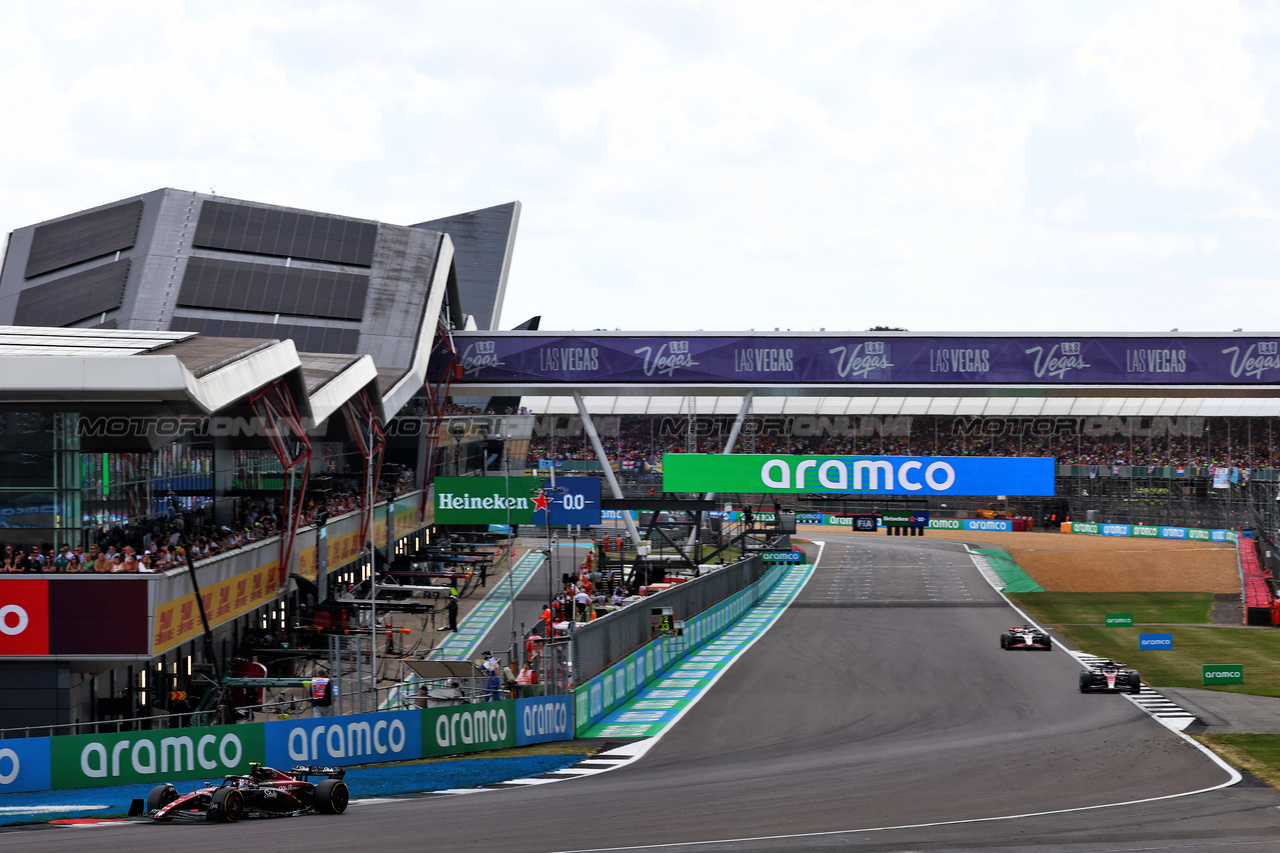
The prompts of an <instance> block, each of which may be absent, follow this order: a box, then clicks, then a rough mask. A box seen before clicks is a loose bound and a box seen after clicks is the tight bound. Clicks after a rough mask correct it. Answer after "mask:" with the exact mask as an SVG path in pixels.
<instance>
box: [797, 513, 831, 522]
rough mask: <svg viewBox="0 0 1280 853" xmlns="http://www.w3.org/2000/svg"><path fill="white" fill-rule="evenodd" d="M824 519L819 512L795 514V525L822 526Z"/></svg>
mask: <svg viewBox="0 0 1280 853" xmlns="http://www.w3.org/2000/svg"><path fill="white" fill-rule="evenodd" d="M825 518H826V516H825V515H824V514H823V513H820V512H797V513H796V524H823V523H824V520H825Z"/></svg>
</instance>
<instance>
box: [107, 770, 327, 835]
mask: <svg viewBox="0 0 1280 853" xmlns="http://www.w3.org/2000/svg"><path fill="white" fill-rule="evenodd" d="M345 773H346V771H345V770H340V769H338V768H336V767H317V766H314V765H299V766H297V767H294V768H293V770H291V771H290V772H288V773H283V772H281V771H279V770H276V769H274V768H271V767H264V766H263V765H261V764H254V765H250V770H249V774H248V775H247V776H226V777H224V778H223V780H222V782H221V783H219V784H216V785H214V784H209V783H205V787H202V788H196V789H195V790H194V791H192V792H191V793H189V794H180V793H178V789H177V788H175V787H174V786H173V785H172V784H170V783H165V784H164V785H157V786H155V787H154V788H152V789H151V793H150V794H149V795H147V799H146V802H145V804H144V802H143V801H142V800H141V799H136V800H134V801H133V803H132V804H131V805H130V807H129V816H130V817H136V818H149V819H151V820H158V821H171V820H193V821H194V820H212V821H219V822H221V823H235V822H236V821H238V820H240V818H242V817H293V816H294V815H304V814H311V813H313V812H319V813H320V814H342V813H343V812H344V811H346V810H347V802H348V800H349V799H350V794H349V792H348V791H347V784H346V783H345V782H343V781H342V777H343V775H345ZM311 776H324V777H327V778H324V779H321V780H320V781H319V782H315V783H313V782H311V781H310V779H309V777H311Z"/></svg>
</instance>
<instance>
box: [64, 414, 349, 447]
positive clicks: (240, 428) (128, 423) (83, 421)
mask: <svg viewBox="0 0 1280 853" xmlns="http://www.w3.org/2000/svg"><path fill="white" fill-rule="evenodd" d="M302 427H303V429H304V430H305V431H306V434H307V436H308V437H310V438H319V439H322V438H324V437H325V434H326V433H327V431H328V428H329V425H328V422H327V421H326V422H324V423H320V424H316V423H315V422H314V421H312V420H311V419H310V418H304V419H303V420H302ZM75 434H76V435H77V436H79V437H80V438H143V439H149V440H153V439H154V440H162V441H163V440H172V439H176V438H180V437H192V438H271V437H288V436H291V435H293V434H294V430H293V428H292V427H291V426H290V425H289V424H288V423H286V422H283V421H275V422H264V421H263V420H261V419H260V418H257V417H254V416H252V415H249V416H242V415H209V416H207V417H199V416H195V415H147V416H142V415H81V416H79V417H78V418H76V422H75Z"/></svg>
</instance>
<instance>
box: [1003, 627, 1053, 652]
mask: <svg viewBox="0 0 1280 853" xmlns="http://www.w3.org/2000/svg"><path fill="white" fill-rule="evenodd" d="M1000 648H1002V649H1004V650H1005V651H1008V650H1009V649H1043V650H1044V651H1046V652H1047V651H1051V650H1052V649H1053V638H1052V637H1050V636H1049V634H1048V632H1046V631H1041V630H1040V629H1039V628H1037V627H1035V626H1034V625H1019V626H1018V627H1016V628H1010V629H1009V630H1008V631H1005V632H1004V633H1003V634H1001V635H1000Z"/></svg>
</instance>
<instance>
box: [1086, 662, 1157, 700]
mask: <svg viewBox="0 0 1280 853" xmlns="http://www.w3.org/2000/svg"><path fill="white" fill-rule="evenodd" d="M1088 666H1089V669H1086V670H1084V671H1083V672H1081V673H1080V692H1081V693H1139V692H1141V690H1142V676H1140V675H1139V674H1138V671H1137V670H1136V669H1126V668H1125V664H1124V663H1122V662H1120V661H1118V660H1101V661H1098V662H1097V663H1091V664H1089V665H1088Z"/></svg>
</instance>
